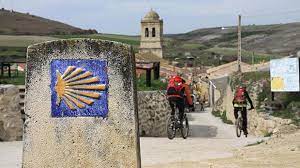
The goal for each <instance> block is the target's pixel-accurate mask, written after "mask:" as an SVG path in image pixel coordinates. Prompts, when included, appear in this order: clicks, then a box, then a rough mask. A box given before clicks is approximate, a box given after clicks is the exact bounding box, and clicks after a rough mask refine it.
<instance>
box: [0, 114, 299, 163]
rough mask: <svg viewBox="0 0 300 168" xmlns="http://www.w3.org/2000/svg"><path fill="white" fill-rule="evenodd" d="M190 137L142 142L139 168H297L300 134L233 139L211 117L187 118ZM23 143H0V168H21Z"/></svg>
mask: <svg viewBox="0 0 300 168" xmlns="http://www.w3.org/2000/svg"><path fill="white" fill-rule="evenodd" d="M189 119H190V125H191V136H190V137H189V138H188V139H185V140H184V139H182V138H181V137H177V138H175V139H174V140H169V139H167V138H141V154H142V168H199V167H200V168H253V167H255V168H269V167H270V168H300V159H299V158H300V131H298V132H296V133H293V134H289V135H278V137H277V136H275V137H272V138H271V139H270V140H268V141H265V142H263V143H261V144H259V145H254V146H248V147H244V146H246V145H247V144H254V143H256V142H258V141H261V140H262V139H263V138H256V137H251V136H250V137H248V138H244V137H242V138H236V136H235V132H234V126H232V125H226V124H223V123H222V122H221V121H220V120H219V119H217V118H215V117H213V116H212V115H211V114H210V109H208V110H207V111H205V112H202V113H192V114H189ZM21 158H22V142H1V143H0V168H2V167H3V168H20V167H21Z"/></svg>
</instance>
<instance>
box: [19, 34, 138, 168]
mask: <svg viewBox="0 0 300 168" xmlns="http://www.w3.org/2000/svg"><path fill="white" fill-rule="evenodd" d="M132 53H133V52H132V49H131V47H129V46H127V45H123V44H120V43H114V42H108V41H99V40H90V39H73V40H60V41H52V42H47V43H41V44H37V45H33V46H30V47H29V48H28V56H27V79H26V82H27V83H26V104H25V113H26V115H27V119H26V121H25V133H24V149H23V167H24V168H41V167H47V168H77V167H78V168H96V167H97V168H98V167H103V168H104V167H113V168H139V167H140V150H139V138H138V123H137V100H136V88H135V76H134V74H135V68H134V65H135V59H134V56H133V54H132Z"/></svg>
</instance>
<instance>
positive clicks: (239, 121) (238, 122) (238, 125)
mask: <svg viewBox="0 0 300 168" xmlns="http://www.w3.org/2000/svg"><path fill="white" fill-rule="evenodd" d="M235 128H236V136H237V137H240V136H241V134H242V119H241V118H240V117H239V118H238V119H237V120H236V124H235Z"/></svg>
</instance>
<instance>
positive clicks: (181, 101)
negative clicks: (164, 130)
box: [176, 98, 185, 121]
mask: <svg viewBox="0 0 300 168" xmlns="http://www.w3.org/2000/svg"><path fill="white" fill-rule="evenodd" d="M184 101H185V100H184V99H183V98H178V99H177V102H176V104H177V108H178V110H179V119H180V121H182V119H183V114H184V106H185V102H184Z"/></svg>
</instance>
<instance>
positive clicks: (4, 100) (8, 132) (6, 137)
mask: <svg viewBox="0 0 300 168" xmlns="http://www.w3.org/2000/svg"><path fill="white" fill-rule="evenodd" d="M19 103H20V97H19V89H18V87H16V86H14V85H0V141H16V140H22V130H23V121H22V118H21V113H20V110H21V109H20V105H19Z"/></svg>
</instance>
